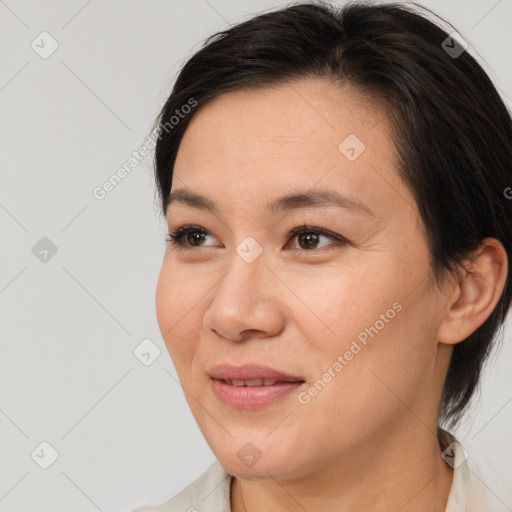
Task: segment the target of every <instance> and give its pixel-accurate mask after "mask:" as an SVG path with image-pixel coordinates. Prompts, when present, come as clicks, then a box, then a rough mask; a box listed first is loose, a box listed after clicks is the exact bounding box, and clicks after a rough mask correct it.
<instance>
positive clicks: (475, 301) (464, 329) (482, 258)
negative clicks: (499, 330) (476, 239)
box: [437, 238, 508, 344]
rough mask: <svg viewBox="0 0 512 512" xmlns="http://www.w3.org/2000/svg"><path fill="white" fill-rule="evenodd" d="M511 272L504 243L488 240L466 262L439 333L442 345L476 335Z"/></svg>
mask: <svg viewBox="0 0 512 512" xmlns="http://www.w3.org/2000/svg"><path fill="white" fill-rule="evenodd" d="M507 273H508V260H507V253H506V251H505V249H504V247H503V245H502V244H501V242H500V241H499V240H497V239H495V238H486V239H484V240H483V241H482V244H481V245H480V247H479V248H478V250H477V251H475V253H474V254H473V255H472V256H471V258H468V260H467V261H465V262H464V269H463V270H462V271H461V273H460V276H459V279H458V283H456V284H454V285H453V286H454V289H453V297H452V299H451V301H450V302H449V303H448V309H447V311H446V315H445V317H444V319H443V322H442V324H441V326H440V329H439V333H438V338H437V339H438V341H439V342H440V343H446V344H455V343H459V342H460V341H462V340H464V339H466V338H467V337H468V336H470V335H471V334H473V333H474V332H475V331H476V330H477V329H478V328H479V327H480V326H481V325H482V324H483V323H484V322H485V321H486V320H487V318H489V316H490V315H491V313H492V312H493V311H494V308H495V307H496V304H497V303H498V301H499V299H500V297H501V294H502V293H503V289H504V288H505V283H506V280H507Z"/></svg>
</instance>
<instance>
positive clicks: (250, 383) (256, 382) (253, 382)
mask: <svg viewBox="0 0 512 512" xmlns="http://www.w3.org/2000/svg"><path fill="white" fill-rule="evenodd" d="M226 382H227V383H228V384H231V385H232V386H237V387H241V386H247V387H254V386H272V385H273V384H275V383H276V382H277V381H276V380H275V379H247V380H229V379H228V380H226Z"/></svg>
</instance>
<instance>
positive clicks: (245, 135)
mask: <svg viewBox="0 0 512 512" xmlns="http://www.w3.org/2000/svg"><path fill="white" fill-rule="evenodd" d="M389 133H390V130H389V126H388V118H387V116H386V115H385V110H384V107H383V106H382V105H379V104H377V103H375V102H371V101H369V100H368V99H367V98H365V97H363V96H361V95H360V94H358V93H356V92H355V91H354V90H352V89H349V88H347V87H342V86H340V85H336V84H334V83H332V82H329V81H327V80H323V79H307V80H300V81H295V82H290V83H286V84H280V85H277V86H273V87H261V88H257V89H243V90H239V91H234V92H229V93H226V94H223V95H221V96H218V97H216V98H214V99H213V100H211V101H210V102H209V103H207V104H206V105H204V106H203V107H202V108H201V109H200V110H199V111H197V112H196V113H195V115H194V117H193V118H192V119H191V122H190V124H189V125H188V127H187V130H186V131H185V134H184V136H183V139H182V141H181V144H180V148H179V151H178V154H177V158H176V162H175V167H174V176H173V190H174V189H176V188H187V189H188V190H189V191H190V192H195V193H197V194H201V195H207V196H208V197H210V198H212V199H213V200H214V201H215V203H218V204H219V205H222V204H226V205H227V206H229V205H233V204H235V203H236V204H238V205H239V206H242V205H243V204H245V203H247V202H249V203H251V202H252V201H254V202H255V203H254V204H256V201H258V205H259V208H264V207H265V208H266V209H268V208H267V205H268V201H269V200H270V199H271V198H273V197H278V196H279V197H281V196H283V195H285V193H286V192H291V191H293V190H299V189H300V190H306V191H307V190H311V191H312V190H314V189H316V188H322V189H325V188H327V189H334V190H337V191H338V192H339V193H340V194H342V195H344V196H347V197H351V198H356V200H360V202H362V203H366V204H375V203H377V202H378V203H386V199H387V201H388V203H390V202H392V201H396V195H397V192H398V195H399V196H400V195H402V196H403V195H407V194H408V191H407V190H406V189H405V188H404V185H403V184H402V182H401V180H400V179H399V177H398V175H397V173H396V169H395V150H394V144H393V142H392V140H391V138H390V136H389ZM398 189H400V191H398ZM262 198H264V199H265V201H262ZM409 199H410V196H409ZM410 200H411V201H412V199H410ZM383 207H384V208H385V207H386V205H383ZM388 207H389V204H388Z"/></svg>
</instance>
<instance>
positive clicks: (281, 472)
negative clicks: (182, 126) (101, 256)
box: [156, 79, 507, 512]
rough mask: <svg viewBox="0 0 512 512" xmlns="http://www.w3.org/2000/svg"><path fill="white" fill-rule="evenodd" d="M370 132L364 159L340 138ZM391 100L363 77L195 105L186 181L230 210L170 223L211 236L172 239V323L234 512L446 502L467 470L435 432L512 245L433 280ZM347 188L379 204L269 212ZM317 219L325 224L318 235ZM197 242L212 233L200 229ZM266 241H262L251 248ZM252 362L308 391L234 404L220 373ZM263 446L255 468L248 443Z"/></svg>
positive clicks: (167, 328)
mask: <svg viewBox="0 0 512 512" xmlns="http://www.w3.org/2000/svg"><path fill="white" fill-rule="evenodd" d="M349 134H356V135H357V137H358V138H359V139H360V140H361V141H363V142H364V144H365V146H366V148H365V150H364V152H362V153H361V154H360V156H359V157H358V158H357V159H356V160H354V161H349V160H348V159H347V158H346V157H345V155H344V154H342V153H341V152H340V151H339V149H338V146H339V144H340V143H341V142H342V141H343V140H344V139H345V138H346V137H347V135H349ZM389 134H390V129H389V125H388V120H387V117H386V115H385V110H384V109H383V108H381V107H379V105H377V104H375V103H373V102H372V101H370V100H368V99H367V98H364V97H363V96H361V95H360V94H359V93H357V92H355V91H354V90H351V89H350V88H348V87H341V86H340V85H334V84H333V83H330V82H328V81H327V80H324V79H304V80H298V81H295V82H293V83H287V84H281V85H279V86H275V87H271V88H270V87H265V88H259V89H251V90H244V91H236V92H230V93H227V94H225V95H222V96H219V97H217V98H215V99H214V100H212V101H211V102H210V103H208V104H207V105H206V106H204V107H203V108H202V109H201V110H199V111H198V112H197V113H195V115H194V117H193V118H192V120H191V122H190V125H189V126H188V128H187V130H186V132H185V135H184V138H183V140H182V142H181V145H180V149H179V152H178V155H177V159H176V164H175V169H174V178H173V188H172V191H174V190H177V189H182V188H185V189H186V190H189V191H194V192H196V193H199V194H202V195H205V196H207V197H208V198H210V199H211V200H213V201H215V203H217V204H218V206H219V208H220V212H219V213H218V214H213V213H212V212H211V211H205V210H200V209H197V208H193V207H190V206H187V205H185V204H181V203H178V202H176V203H171V205H170V206H169V209H168V212H167V221H168V229H169V232H170V233H174V232H175V230H176V228H178V227H179V226H182V225H186V224H194V225H199V226H202V227H203V228H204V229H206V230H208V232H209V234H208V235H207V236H206V237H205V238H204V239H203V240H202V241H200V242H199V244H198V245H193V244H194V239H191V238H190V237H189V238H188V241H187V237H185V244H187V243H188V248H186V247H185V248H179V247H178V246H176V245H168V247H167V249H166V253H165V257H164V261H163V265H162V269H161V274H160V278H159V281H158V286H157V293H156V306H157V318H158V322H159V325H160V329H161V332H162V336H163V338H164V340H165V343H166V345H167V348H168V350H169V353H170V356H171V357H172V360H173V362H174V364H175V367H176V370H177V373H178V375H179V378H180V380H181V383H182V385H183V387H184V389H185V391H186V397H187V401H188V404H189V406H190V408H191V410H192V413H193V415H194V417H195V419H196V421H197V423H198V425H199V427H200V429H201V431H202V433H203V435H204V437H205V439H206V441H207V442H208V444H209V445H210V447H211V449H212V451H213V452H214V453H215V455H216V456H217V458H218V459H219V461H220V462H221V464H222V465H223V467H224V468H225V469H226V470H227V471H228V472H229V473H231V474H233V475H235V479H234V480H233V483H232V487H231V508H232V511H233V512H242V511H247V512H259V511H267V510H279V511H292V510H293V511H295V510H302V508H301V507H303V509H305V510H324V511H327V512H328V511H334V510H336V511H341V510H366V511H377V510H378V511H393V512H396V511H397V510H401V511H402V512H407V511H415V512H418V511H423V510H424V511H427V510H428V511H430V512H432V511H444V510H445V507H446V501H447V499H448V494H449V491H450V486H451V483H452V473H453V471H452V469H451V468H450V467H449V466H448V464H446V463H445V462H444V460H443V459H442V458H441V450H440V448H439V445H438V441H437V438H436V427H437V420H438V410H439V402H440V396H441V392H442V385H443V380H444V377H445V374H446V370H447V367H448V363H449V359H450V356H451V353H452V349H453V344H455V343H458V342H460V341H461V340H463V339H464V338H465V337H467V336H468V335H469V334H471V333H472V332H473V331H474V330H476V329H477V328H478V327H479V326H480V325H481V324H482V323H483V322H484V321H485V319H486V318H487V317H488V316H489V315H490V314H491V312H492V310H493V309H494V307H495V305H496V303H497V301H498V299H499V296H500V295H501V291H502V290H503V286H504V282H505V277H506V273H507V260H506V253H505V251H504V250H503V247H502V246H501V244H500V243H499V242H497V241H496V240H493V239H487V240H486V241H485V243H484V245H483V246H482V251H481V257H479V258H476V261H475V262H474V264H473V266H472V267H468V273H467V274H464V275H461V276H460V277H455V276H453V275H451V274H450V275H446V276H445V278H444V279H443V281H442V284H441V285H440V286H436V285H434V284H433V282H432V281H431V279H430V277H429V276H430V273H429V271H430V268H429V258H428V248H427V245H426V241H425V235H424V232H423V228H422V223H421V219H420V217H419V213H418V210H417V207H416V204H415V201H414V199H413V197H412V195H411V193H410V192H409V190H408V188H407V187H406V186H405V184H404V183H403V182H402V181H401V180H400V178H399V176H398V174H397V172H396V162H395V150H394V146H393V143H392V141H391V138H390V135H389ZM320 188H321V189H324V188H331V189H335V190H337V191H338V192H340V193H342V194H344V195H349V196H351V197H352V198H356V199H357V200H359V201H361V202H363V203H364V204H366V205H367V206H368V208H369V209H370V210H371V211H372V214H371V215H369V214H367V215H365V214H362V213H360V212H358V211H354V210H350V209H347V208H340V207H337V206H322V207H309V208H300V209H299V210H296V211H289V212H286V213H278V214H276V215H270V214H268V213H267V212H266V211H265V209H264V204H265V203H266V202H267V201H269V200H271V199H275V198H277V197H280V196H282V195H285V194H287V193H290V192H292V191H295V190H318V189H320ZM303 224H306V225H307V226H314V227H317V228H323V229H327V230H330V231H331V232H333V233H336V234H338V235H340V236H342V237H345V238H346V239H347V240H348V242H347V243H346V244H336V240H335V239H331V238H329V237H328V236H327V235H321V236H320V237H319V238H318V239H316V240H313V242H309V244H308V242H307V240H306V241H305V242H304V241H302V243H301V242H300V237H299V236H293V237H290V236H289V232H290V231H291V230H292V229H293V228H296V227H298V226H301V225H303ZM195 236H196V237H197V236H198V235H195ZM246 236H252V237H253V238H254V239H255V240H256V241H257V242H258V244H259V245H260V246H261V248H262V250H263V252H262V253H261V255H260V256H259V257H258V258H257V259H256V260H255V261H253V262H252V263H247V262H246V261H245V260H244V259H243V258H242V257H240V256H239V254H238V253H237V252H236V248H237V246H238V245H239V244H240V243H241V242H242V240H244V238H245V237H246ZM397 302H398V303H399V304H400V305H401V306H402V309H401V311H400V312H398V313H396V316H395V317H394V318H393V319H392V320H389V321H388V322H387V323H385V326H384V328H382V329H381V330H380V331H379V332H378V334H377V335H376V336H375V337H373V338H369V340H368V343H367V345H366V346H364V347H363V348H362V350H361V351H360V352H359V353H357V355H355V356H354V357H353V359H352V360H351V361H349V362H348V364H347V365H346V366H344V368H343V369H342V371H340V372H339V373H337V374H336V376H335V377H334V378H332V379H331V381H330V382H329V383H328V384H327V385H326V386H325V388H324V389H322V390H321V392H320V393H318V394H317V395H316V396H315V397H312V398H311V400H310V402H309V403H308V404H302V403H300V402H299V400H298V393H299V391H304V390H307V389H308V388H309V387H310V386H312V385H313V383H315V382H316V381H317V380H318V379H319V378H321V377H322V375H323V374H324V373H325V372H326V371H327V369H328V368H330V367H332V365H333V363H334V362H335V361H336V360H337V357H338V356H339V355H343V354H344V353H345V352H346V351H347V350H349V348H350V346H351V343H352V341H353V340H355V339H356V338H357V336H358V334H359V333H361V332H362V331H364V329H365V328H368V327H370V326H373V325H375V323H376V321H377V320H379V318H381V316H380V315H381V314H385V313H386V311H387V310H389V309H390V308H391V307H392V305H393V304H394V303H397ZM224 362H229V363H232V364H235V365H239V364H243V363H247V362H253V363H258V364H263V365H267V366H271V367H273V368H276V369H278V370H282V371H285V372H287V373H290V374H293V375H298V376H301V377H302V378H303V379H304V380H305V381H306V384H304V385H303V386H302V387H301V388H300V390H297V392H293V393H292V394H291V395H289V396H286V397H283V398H280V399H278V400H276V401H274V402H273V403H272V404H270V405H267V406H264V407H261V408H259V409H255V410H246V411H241V410H238V409H234V408H230V407H227V406H226V405H224V404H222V403H221V402H220V401H219V400H218V399H217V398H216V397H215V395H214V394H213V392H212V385H211V382H210V378H209V376H208V374H207V369H208V368H210V367H211V366H213V365H214V364H219V363H224ZM247 442H250V443H252V444H253V445H254V446H255V447H256V448H257V450H258V451H259V453H260V454H261V459H260V460H259V461H258V462H257V463H256V464H254V465H253V466H252V467H248V466H247V465H246V464H244V462H243V460H242V459H241V458H239V457H238V456H237V453H238V451H239V450H240V449H241V448H242V447H244V445H245V444H246V443H247Z"/></svg>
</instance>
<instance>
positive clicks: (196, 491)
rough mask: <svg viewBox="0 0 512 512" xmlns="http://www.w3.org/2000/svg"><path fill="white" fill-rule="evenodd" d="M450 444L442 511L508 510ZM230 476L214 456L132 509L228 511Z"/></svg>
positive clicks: (460, 451)
mask: <svg viewBox="0 0 512 512" xmlns="http://www.w3.org/2000/svg"><path fill="white" fill-rule="evenodd" d="M450 447H452V449H450V451H449V452H448V455H449V456H450V457H449V459H448V458H445V461H447V463H448V461H449V463H450V466H452V467H453V481H452V487H451V489H450V494H449V496H448V502H447V506H446V512H510V510H511V508H510V507H507V505H506V504H505V503H503V502H502V501H501V500H500V499H499V498H498V497H497V496H496V495H495V494H494V493H493V492H492V490H491V489H489V488H488V487H487V483H484V482H483V481H482V479H481V476H480V474H479V473H477V472H475V470H474V467H472V468H470V467H469V463H468V460H467V458H466V454H465V452H464V450H463V449H462V447H461V446H460V445H459V444H458V443H457V442H454V443H453V444H451V445H450ZM443 453H445V452H443ZM232 479H233V475H231V474H229V473H228V472H226V471H225V470H224V468H223V467H222V466H221V465H220V462H219V461H218V460H216V461H215V462H214V463H213V464H212V465H211V466H210V467H209V468H208V469H207V470H206V471H205V472H204V473H203V474H202V475H201V476H200V477H199V478H198V479H197V480H195V481H194V482H192V483H191V484H190V485H188V486H187V487H185V489H183V490H182V491H181V492H180V493H178V494H177V495H176V496H174V498H171V499H170V500H169V501H167V502H165V503H163V504H162V505H159V506H145V507H139V508H137V509H136V510H134V511H133V512H231V506H230V490H231V481H232ZM490 483H491V484H492V482H490ZM510 505H512V504H510Z"/></svg>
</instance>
